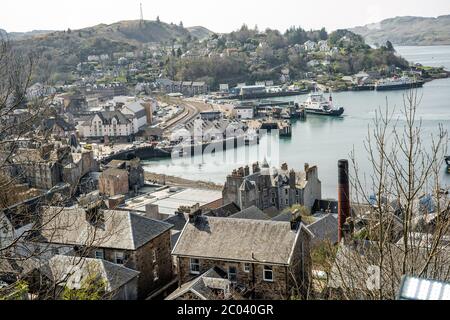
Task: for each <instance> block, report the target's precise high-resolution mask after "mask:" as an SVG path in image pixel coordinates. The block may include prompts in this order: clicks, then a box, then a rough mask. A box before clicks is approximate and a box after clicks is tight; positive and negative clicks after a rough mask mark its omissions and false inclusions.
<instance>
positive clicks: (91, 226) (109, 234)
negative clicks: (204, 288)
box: [41, 207, 173, 298]
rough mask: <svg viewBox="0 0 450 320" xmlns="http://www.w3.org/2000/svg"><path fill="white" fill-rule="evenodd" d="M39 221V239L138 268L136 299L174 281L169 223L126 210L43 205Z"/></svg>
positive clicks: (79, 252) (89, 256)
mask: <svg viewBox="0 0 450 320" xmlns="http://www.w3.org/2000/svg"><path fill="white" fill-rule="evenodd" d="M42 221H43V226H44V227H43V228H42V229H43V230H42V232H41V233H42V242H44V243H50V244H53V245H58V246H60V248H61V249H63V248H66V249H67V248H69V249H73V251H74V254H75V255H77V256H81V257H86V258H94V259H104V260H107V261H109V262H112V263H115V264H118V265H122V266H124V267H127V268H130V269H132V270H136V271H139V272H140V274H139V279H138V290H137V291H138V296H139V298H145V297H147V296H148V295H149V294H152V293H153V292H155V291H158V290H159V289H160V288H162V287H164V286H165V285H167V284H168V283H170V282H171V281H172V280H173V279H172V257H171V255H170V250H171V247H170V229H171V228H172V227H173V226H172V225H171V224H169V223H166V222H162V221H157V220H153V219H149V218H146V217H143V216H140V215H138V214H135V213H132V212H128V211H116V210H100V209H99V210H93V211H90V210H85V209H82V208H59V207H47V208H45V210H44V212H43V219H42ZM58 253H59V252H55V254H58Z"/></svg>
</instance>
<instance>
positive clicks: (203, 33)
mask: <svg viewBox="0 0 450 320" xmlns="http://www.w3.org/2000/svg"><path fill="white" fill-rule="evenodd" d="M187 30H188V31H189V32H190V34H191V35H192V36H193V37H196V38H197V39H200V40H202V39H205V38H208V37H209V36H210V35H212V34H213V33H214V32H212V31H211V30H208V29H206V28H205V27H201V26H195V27H189V28H187Z"/></svg>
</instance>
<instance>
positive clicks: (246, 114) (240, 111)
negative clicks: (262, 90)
mask: <svg viewBox="0 0 450 320" xmlns="http://www.w3.org/2000/svg"><path fill="white" fill-rule="evenodd" d="M234 112H235V115H236V118H238V119H253V117H254V116H255V111H254V109H253V107H250V106H236V107H234Z"/></svg>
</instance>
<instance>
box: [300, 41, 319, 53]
mask: <svg viewBox="0 0 450 320" xmlns="http://www.w3.org/2000/svg"><path fill="white" fill-rule="evenodd" d="M303 46H304V47H305V50H306V51H314V50H316V48H317V43H315V42H314V41H311V40H308V41H306V42H305V43H304V44H303Z"/></svg>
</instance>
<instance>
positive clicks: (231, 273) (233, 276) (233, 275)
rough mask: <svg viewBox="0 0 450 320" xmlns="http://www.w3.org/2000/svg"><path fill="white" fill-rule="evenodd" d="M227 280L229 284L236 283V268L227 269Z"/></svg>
mask: <svg viewBox="0 0 450 320" xmlns="http://www.w3.org/2000/svg"><path fill="white" fill-rule="evenodd" d="M228 280H230V281H231V282H236V281H237V268H236V267H235V266H229V267H228Z"/></svg>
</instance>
